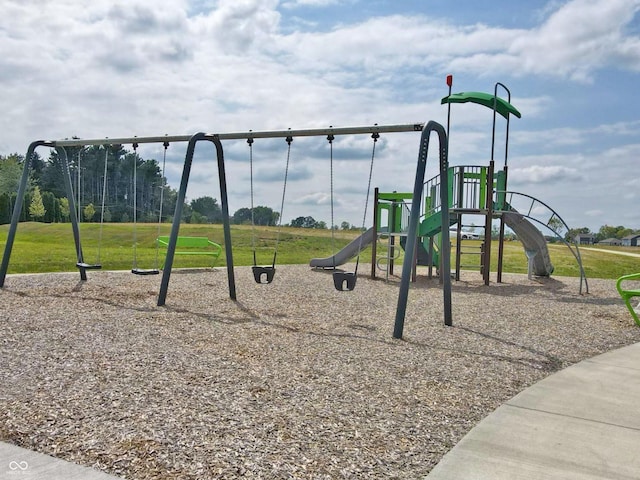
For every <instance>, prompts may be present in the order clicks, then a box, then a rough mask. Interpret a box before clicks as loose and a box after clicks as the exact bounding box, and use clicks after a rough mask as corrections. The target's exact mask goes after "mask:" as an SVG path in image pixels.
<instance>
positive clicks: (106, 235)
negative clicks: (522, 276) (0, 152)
mask: <svg viewBox="0 0 640 480" xmlns="http://www.w3.org/2000/svg"><path fill="white" fill-rule="evenodd" d="M101 228H102V232H101ZM170 230H171V225H169V224H163V225H160V226H158V225H157V224H140V223H139V224H138V225H135V226H134V225H133V224H121V223H118V224H104V225H103V226H102V227H101V226H100V225H99V224H82V225H81V227H80V231H81V238H82V246H83V251H84V260H85V262H87V263H100V264H102V266H103V268H104V269H107V270H128V269H130V268H131V267H132V265H133V261H134V238H135V239H136V240H137V242H136V248H135V257H136V258H135V260H136V263H137V266H138V267H139V268H161V267H162V265H163V263H164V256H165V250H164V249H162V248H160V249H157V248H156V243H155V239H156V237H157V236H158V235H169V233H170ZM7 232H8V225H1V226H0V248H2V250H3V251H4V248H5V245H6V239H7ZM180 235H182V236H204V237H208V238H209V239H210V240H212V241H214V242H217V243H219V244H221V245H222V246H223V248H224V247H226V246H225V245H224V237H223V230H222V225H191V224H184V225H182V226H181V227H180ZM357 236H358V232H357V231H337V232H335V234H334V236H333V238H332V235H331V232H330V231H329V230H314V229H302V228H289V227H282V228H281V229H280V231H279V230H278V228H276V227H256V228H252V227H251V226H248V225H233V226H232V229H231V240H232V252H233V260H234V264H235V265H237V266H243V265H252V264H253V250H254V246H255V250H256V256H257V263H258V264H271V262H272V259H273V254H274V251H275V249H276V244H277V263H278V264H307V263H308V262H309V260H310V259H311V258H317V257H329V256H331V255H332V254H333V253H335V252H337V251H338V250H339V249H340V248H342V247H343V246H344V245H346V244H347V243H348V242H349V241H351V240H353V239H354V238H356V237H357ZM481 243H482V242H481V241H480V240H465V241H464V244H463V245H464V251H465V252H469V253H468V254H465V255H463V259H462V262H461V263H462V265H463V269H466V270H469V269H470V270H473V269H476V268H477V265H479V255H478V254H477V253H478V252H479V251H480V246H481ZM386 251H387V247H386V243H384V242H381V243H380V244H379V245H378V254H379V255H385V254H386ZM549 251H550V255H551V260H552V263H553V264H554V266H555V271H554V275H559V276H579V274H580V271H579V268H578V264H577V262H576V259H575V257H574V255H573V253H572V252H571V251H570V250H569V249H568V248H567V247H566V246H565V245H563V244H561V243H556V244H549ZM620 252H622V253H626V254H632V255H634V254H637V255H638V256H637V257H635V256H631V255H620V254H616V253H620ZM497 253H498V243H497V242H493V243H492V265H491V270H492V272H495V271H496V268H497ZM581 258H582V262H583V266H584V269H585V272H586V275H587V277H588V278H617V277H619V276H621V275H624V274H628V273H632V272H637V271H640V248H636V247H597V246H596V247H590V248H583V249H582V250H581ZM225 261H226V260H225V254H224V252H223V254H222V255H221V256H220V258H219V259H218V260H217V262H216V263H215V266H223V265H225ZM360 261H361V262H364V263H369V262H371V249H370V248H368V249H366V250H365V251H363V253H362V254H361V256H360ZM401 261H402V257H400V258H399V259H398V260H397V262H401ZM75 263H76V256H75V248H74V242H73V235H72V230H71V225H70V224H68V223H66V224H45V223H37V222H27V223H21V224H19V226H18V230H17V234H16V238H15V243H14V246H13V250H12V253H11V259H10V262H9V267H8V273H9V274H11V273H44V272H64V271H73V270H75ZM383 263H384V262H383ZM454 265H455V257H454V256H453V255H452V268H453V267H454ZM503 265H504V272H508V273H526V272H527V259H526V256H525V254H524V250H523V248H522V245H521V244H520V242H518V241H510V242H505V253H504V261H503ZM211 266H213V262H212V258H211V257H210V256H206V255H177V256H176V257H175V260H174V268H194V267H211Z"/></svg>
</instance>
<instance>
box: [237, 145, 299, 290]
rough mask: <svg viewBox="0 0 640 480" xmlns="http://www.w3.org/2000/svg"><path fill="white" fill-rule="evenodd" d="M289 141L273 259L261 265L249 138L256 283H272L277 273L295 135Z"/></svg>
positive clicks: (251, 150) (252, 269) (252, 232)
mask: <svg viewBox="0 0 640 480" xmlns="http://www.w3.org/2000/svg"><path fill="white" fill-rule="evenodd" d="M285 140H286V142H287V162H286V165H285V169H284V182H283V183H284V184H283V186H282V201H281V203H280V216H279V217H278V233H277V234H276V244H275V247H274V249H273V260H272V262H271V265H265V266H259V265H258V262H257V259H256V233H255V217H254V209H253V137H249V138H247V144H248V145H249V171H250V179H251V249H252V250H253V267H251V271H252V272H253V278H254V280H255V281H256V283H271V282H272V281H273V277H274V276H275V274H276V257H277V255H278V243H279V242H280V231H281V229H282V214H283V213H284V199H285V194H286V192H287V177H288V175H289V160H290V158H291V142H293V137H291V136H288V137H287V138H286V139H285Z"/></svg>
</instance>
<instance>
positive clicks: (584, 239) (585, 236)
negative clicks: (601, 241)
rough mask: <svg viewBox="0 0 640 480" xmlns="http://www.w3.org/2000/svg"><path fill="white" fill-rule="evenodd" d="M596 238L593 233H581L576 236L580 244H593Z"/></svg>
mask: <svg viewBox="0 0 640 480" xmlns="http://www.w3.org/2000/svg"><path fill="white" fill-rule="evenodd" d="M595 240H596V236H595V235H594V234H593V233H579V234H577V235H576V236H575V241H576V243H577V244H578V245H593V244H594V243H595Z"/></svg>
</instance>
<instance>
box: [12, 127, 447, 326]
mask: <svg viewBox="0 0 640 480" xmlns="http://www.w3.org/2000/svg"><path fill="white" fill-rule="evenodd" d="M394 132H421V134H422V136H421V140H420V149H419V155H418V166H417V172H416V186H415V191H414V195H413V201H414V203H415V202H419V201H420V198H421V196H422V195H421V193H422V188H423V183H424V174H425V169H426V161H427V154H428V145H429V136H430V134H431V133H432V132H436V133H437V134H438V140H439V143H440V148H439V155H440V171H441V173H442V172H444V173H442V174H443V175H446V169H447V168H448V160H447V139H446V133H445V132H444V129H443V127H442V126H441V125H439V124H437V123H435V122H429V123H427V124H422V123H411V124H399V125H378V124H375V125H372V126H364V127H339V128H334V127H330V128H324V129H306V130H291V129H288V130H275V131H274V130H272V131H256V132H253V131H249V132H237V133H218V134H207V133H203V132H200V133H196V134H195V135H190V136H189V135H175V136H168V135H165V136H155V137H126V138H116V139H111V140H109V139H90V140H82V139H71V140H68V139H66V140H57V141H44V140H39V141H36V142H33V143H31V144H30V145H29V148H28V150H27V154H26V157H25V158H26V161H25V162H24V168H23V173H22V177H21V181H20V185H19V188H18V195H17V201H16V203H15V205H14V210H13V214H12V218H11V225H10V227H9V232H8V235H7V242H6V245H5V250H4V254H3V257H2V263H1V264H0V288H1V287H3V286H4V281H5V278H6V273H7V267H8V264H9V259H10V256H11V250H12V248H13V243H14V240H15V235H16V230H17V226H18V220H19V216H20V212H21V210H22V207H23V202H24V194H25V192H26V187H27V180H28V176H29V171H30V168H31V163H32V161H33V158H34V154H35V151H36V149H37V148H39V147H48V148H53V149H55V150H56V151H57V152H58V154H59V156H60V158H61V160H62V162H61V163H62V166H63V177H64V182H65V188H66V191H67V197H68V198H69V210H70V220H71V224H72V231H73V237H74V242H75V247H76V254H77V263H76V265H77V267H78V270H79V273H80V279H81V280H82V281H85V280H87V271H88V270H98V269H100V268H102V264H101V263H100V248H98V258H97V260H96V262H95V263H87V262H85V260H84V255H83V250H82V244H81V241H80V230H79V222H78V216H77V215H76V208H75V207H76V206H75V203H74V200H73V199H74V195H73V193H74V192H73V188H72V184H71V175H70V169H69V162H68V157H67V152H66V148H69V147H85V146H88V145H98V146H103V147H104V148H105V167H104V168H105V175H104V180H103V188H102V191H103V194H102V205H101V219H100V223H101V228H100V234H99V235H100V238H99V241H98V246H99V247H100V246H101V243H102V240H101V236H102V225H103V223H104V212H105V203H104V202H105V198H106V191H107V183H106V182H107V158H108V152H109V146H111V145H123V144H132V145H133V158H134V166H133V177H134V185H133V195H134V199H133V212H134V215H133V220H134V222H133V245H134V248H133V266H132V269H131V272H132V273H134V274H136V275H157V274H159V273H160V269H159V268H158V253H157V252H156V264H155V267H154V268H151V269H142V268H139V266H138V258H137V191H136V189H137V158H138V157H137V148H138V146H139V145H140V144H142V143H161V144H163V145H164V158H163V169H162V170H163V178H164V168H165V162H166V153H167V148H168V146H169V144H170V143H178V142H187V150H186V155H185V161H184V165H183V170H182V177H181V181H180V187H179V190H178V195H177V201H176V207H175V212H174V217H173V223H172V226H171V234H170V236H169V241H168V245H167V251H166V258H165V262H164V268H163V270H162V279H161V282H160V291H159V293H158V299H157V305H158V306H163V305H165V303H166V297H167V293H168V288H169V281H170V278H171V272H172V267H173V260H174V256H175V253H176V246H177V243H178V238H179V231H180V221H181V218H182V210H183V206H184V202H185V198H186V190H187V184H188V182H189V175H190V172H191V166H192V163H193V158H194V154H195V148H196V145H197V144H198V143H199V142H202V141H206V142H211V143H213V145H214V147H215V149H216V159H217V167H218V179H219V185H220V197H221V199H220V200H221V211H222V220H223V229H224V244H225V245H226V246H227V248H225V255H226V266H227V280H228V285H229V297H230V298H231V299H232V300H236V287H235V275H234V270H233V253H232V249H231V244H232V243H231V229H230V217H229V206H228V198H227V181H226V174H225V164H224V150H223V147H222V141H223V140H239V139H245V140H246V141H247V144H248V145H249V160H250V169H251V215H252V219H251V220H252V228H253V233H252V249H253V267H252V271H253V276H254V279H255V281H256V283H259V284H268V283H271V282H272V281H273V279H274V276H275V270H276V268H275V267H276V259H277V253H278V244H279V241H280V231H281V227H282V214H283V211H284V203H285V196H286V188H287V177H288V173H289V164H290V159H291V144H292V142H293V139H294V138H295V137H316V136H324V137H325V138H326V139H327V141H328V143H329V163H330V181H331V236H332V249H333V250H334V252H335V246H334V243H335V235H334V234H335V229H334V228H333V227H334V226H333V223H334V191H333V190H334V188H333V187H334V185H333V180H334V151H333V150H334V143H333V142H334V140H335V137H336V136H338V135H361V134H368V135H371V138H372V140H373V142H372V143H373V146H372V152H371V161H370V165H369V178H368V183H367V194H366V202H365V208H364V214H363V220H362V229H363V230H364V227H365V221H366V215H367V206H368V203H369V194H370V189H371V179H372V173H373V165H374V159H375V153H376V143H377V141H378V138H379V137H380V134H381V133H394ZM259 138H284V139H285V140H286V142H287V154H286V164H285V172H284V181H283V189H282V199H281V204H280V213H279V215H280V216H279V218H278V233H277V236H276V243H275V247H274V252H273V257H272V262H271V265H266V266H263V265H258V262H257V253H256V250H257V248H256V242H255V237H256V234H255V218H254V188H253V144H254V140H255V139H259ZM443 178H444V177H443ZM441 190H442V195H445V196H446V195H447V189H441ZM163 191H164V186H162V191H161V199H160V208H159V210H160V214H159V221H158V225H160V222H161V220H162V201H163V200H162V198H163ZM441 201H442V204H443V205H446V204H448V199H447V198H443V199H441ZM419 207H420V205H419V204H418V205H413V206H412V209H411V219H410V229H409V238H408V244H407V251H409V252H412V251H414V250H415V249H414V246H415V238H413V237H415V236H416V234H417V232H416V229H417V223H418V219H419V212H420V208H419ZM448 222H449V219H448V213H447V211H446V209H445V210H444V211H443V215H442V225H443V241H444V242H446V244H448V241H449V238H448V237H449V235H448V232H449V230H448V224H449V223H448ZM412 232H413V233H412ZM158 236H159V235H158ZM412 241H413V243H412ZM446 244H444V243H443V245H446ZM156 248H159V243H158V242H156ZM361 248H362V245H361V246H360V248H359V249H358V252H359V251H360V250H361ZM443 251H445V252H446V251H448V250H447V249H446V248H445V249H444V250H443ZM444 257H447V255H443V264H442V270H443V272H445V274H444V275H443V279H444V281H443V284H444V288H443V292H444V302H445V309H444V311H445V324H447V325H450V324H451V283H450V275H448V274H447V272H449V270H450V265H449V259H448V258H446V259H445V258H444ZM334 260H335V254H334ZM445 260H446V262H445ZM412 262H413V258H412V255H406V256H405V265H404V266H403V276H402V281H401V286H400V294H399V299H398V307H397V315H396V328H395V330H394V336H395V337H397V338H401V336H402V323H403V322H404V315H405V309H406V302H407V294H408V288H409V274H410V272H411V263H412ZM358 265H359V253H358V256H357V259H356V265H355V270H354V271H353V272H344V271H338V270H337V269H336V264H335V262H334V265H333V270H334V272H333V281H334V286H335V288H336V289H337V290H340V291H351V290H353V289H354V288H355V285H356V280H357V273H358ZM405 271H406V275H405ZM405 277H406V278H405Z"/></svg>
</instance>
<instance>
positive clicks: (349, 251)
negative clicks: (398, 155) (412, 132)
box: [309, 132, 380, 291]
mask: <svg viewBox="0 0 640 480" xmlns="http://www.w3.org/2000/svg"><path fill="white" fill-rule="evenodd" d="M371 138H372V139H373V147H372V150H371V162H370V163H369V180H368V182H367V199H366V200H365V203H364V214H363V215H362V230H364V228H365V224H366V220H367V207H368V206H369V193H370V191H371V178H372V176H373V162H374V159H375V156H376V143H377V142H378V138H380V134H379V133H378V132H373V133H372V134H371ZM334 139H335V136H334V135H333V134H329V135H328V136H327V141H328V142H329V165H330V175H329V177H330V182H331V195H330V197H331V248H332V250H333V251H334V252H335V228H334V216H333V205H334V201H333V200H334V197H333V140H334ZM370 231H371V229H370V230H369V231H367V232H365V233H363V234H362V235H360V236H359V237H358V238H356V239H355V240H353V241H352V242H351V243H349V244H348V245H347V246H346V247H344V248H343V249H342V250H340V252H338V253H337V254H334V255H332V256H331V257H328V258H323V259H320V258H313V259H311V261H310V262H309V265H310V266H311V267H314V268H331V269H333V270H334V272H333V285H334V287H335V288H336V290H339V291H344V290H348V291H351V290H353V289H354V288H355V286H356V281H357V278H358V266H359V264H360V252H361V251H362V249H363V248H365V247H366V246H367V245H368V244H369V243H371V233H370ZM368 232H369V233H368ZM353 257H356V266H355V269H354V271H353V272H343V271H337V270H336V267H337V266H338V265H342V264H344V263H346V262H348V261H349V260H350V259H351V258H353Z"/></svg>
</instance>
